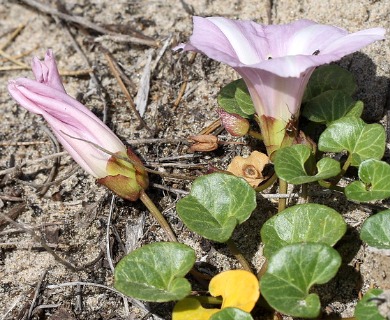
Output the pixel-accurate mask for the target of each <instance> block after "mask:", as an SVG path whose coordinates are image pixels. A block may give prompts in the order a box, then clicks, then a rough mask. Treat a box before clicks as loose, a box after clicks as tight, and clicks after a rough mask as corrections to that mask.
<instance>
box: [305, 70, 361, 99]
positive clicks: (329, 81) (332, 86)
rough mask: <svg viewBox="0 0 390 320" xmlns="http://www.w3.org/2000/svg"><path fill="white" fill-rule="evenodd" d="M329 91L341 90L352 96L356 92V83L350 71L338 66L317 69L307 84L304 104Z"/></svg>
mask: <svg viewBox="0 0 390 320" xmlns="http://www.w3.org/2000/svg"><path fill="white" fill-rule="evenodd" d="M329 90H340V91H343V92H344V93H346V94H347V95H349V96H351V95H352V94H353V93H354V92H355V91H356V82H355V79H354V78H353V75H352V73H351V72H349V71H348V70H346V69H344V68H341V67H339V66H337V65H326V66H321V67H319V68H317V69H316V70H315V71H314V72H313V74H312V75H311V77H310V80H309V83H308V84H307V87H306V91H305V94H304V96H303V102H307V101H309V100H311V99H313V98H315V97H317V96H319V95H320V94H321V93H323V92H326V91H329Z"/></svg>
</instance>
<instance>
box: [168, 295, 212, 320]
mask: <svg viewBox="0 0 390 320" xmlns="http://www.w3.org/2000/svg"><path fill="white" fill-rule="evenodd" d="M218 311H220V309H205V308H203V307H202V305H201V304H200V302H199V301H198V300H197V299H195V298H185V299H183V300H180V301H179V302H178V303H176V305H175V307H174V308H173V312H172V320H209V319H210V317H211V316H212V315H213V314H214V313H217V312H218Z"/></svg>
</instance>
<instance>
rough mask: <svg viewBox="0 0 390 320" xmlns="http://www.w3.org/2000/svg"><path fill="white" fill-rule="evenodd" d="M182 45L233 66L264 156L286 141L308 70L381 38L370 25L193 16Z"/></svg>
mask: <svg viewBox="0 0 390 320" xmlns="http://www.w3.org/2000/svg"><path fill="white" fill-rule="evenodd" d="M193 22H194V30H193V34H192V36H191V37H190V40H189V42H188V43H187V44H181V45H179V46H178V47H176V48H175V49H176V50H177V49H182V50H184V51H195V52H200V53H203V54H205V55H207V56H208V57H209V58H211V59H214V60H217V61H220V62H223V63H226V64H228V65H230V66H231V67H233V68H234V69H235V70H236V71H237V72H238V73H239V74H240V75H241V76H242V78H243V79H244V81H245V83H246V85H247V86H248V89H249V93H250V95H251V98H252V100H253V103H254V106H255V109H256V113H257V116H258V122H259V125H260V129H261V132H262V135H263V139H264V143H265V145H266V147H267V152H268V155H269V156H271V155H272V153H273V152H274V151H276V150H277V149H279V148H280V147H281V146H282V145H288V144H291V143H292V140H293V138H294V135H295V134H296V131H297V130H296V128H297V119H298V117H299V109H300V106H301V102H302V97H303V93H304V90H305V87H306V85H307V82H308V80H309V78H310V76H311V74H312V72H313V71H314V69H315V68H316V67H317V66H319V65H322V64H326V63H330V62H332V61H336V60H339V59H340V58H342V57H343V56H345V55H348V54H350V53H352V52H355V51H357V50H359V49H360V48H362V47H364V46H366V45H368V44H370V43H372V42H374V41H376V40H381V39H384V34H385V30H384V29H382V28H373V29H367V30H362V31H359V32H355V33H351V34H349V33H348V32H347V31H346V30H344V29H341V28H337V27H334V26H329V25H322V24H317V23H315V22H313V21H310V20H299V21H295V22H292V23H288V24H284V25H262V24H257V23H255V22H253V21H238V20H231V19H226V18H222V17H209V18H202V17H194V18H193Z"/></svg>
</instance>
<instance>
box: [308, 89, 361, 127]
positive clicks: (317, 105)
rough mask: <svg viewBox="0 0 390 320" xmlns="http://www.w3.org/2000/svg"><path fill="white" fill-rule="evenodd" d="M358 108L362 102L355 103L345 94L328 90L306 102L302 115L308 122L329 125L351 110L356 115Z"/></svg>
mask: <svg viewBox="0 0 390 320" xmlns="http://www.w3.org/2000/svg"><path fill="white" fill-rule="evenodd" d="M360 106H363V103H362V102H359V103H357V102H356V101H354V100H353V99H352V97H351V96H350V95H348V94H346V93H345V92H343V91H340V90H329V91H326V92H323V93H321V94H320V95H318V96H317V97H315V98H313V99H311V100H309V101H308V102H306V103H305V105H304V108H303V112H302V115H303V116H304V117H306V118H307V119H309V120H310V121H313V122H319V123H326V124H329V123H331V122H332V121H335V120H338V119H340V118H342V117H344V116H346V115H347V114H348V113H349V112H350V111H352V110H354V113H356V112H357V111H358V108H359V107H360ZM360 110H361V111H363V110H362V108H360Z"/></svg>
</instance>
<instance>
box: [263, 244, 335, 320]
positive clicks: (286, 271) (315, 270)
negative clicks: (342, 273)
mask: <svg viewBox="0 0 390 320" xmlns="http://www.w3.org/2000/svg"><path fill="white" fill-rule="evenodd" d="M340 265H341V257H340V255H339V254H338V252H337V251H336V250H335V249H333V248H332V247H330V246H328V245H325V244H322V243H300V244H291V245H288V246H286V247H283V248H282V249H280V250H279V251H277V252H276V253H275V254H274V255H272V256H271V258H270V259H269V263H268V268H267V272H266V273H265V274H264V275H263V277H262V278H261V283H260V286H261V294H262V295H263V297H264V298H265V300H267V302H268V303H269V304H270V306H271V307H273V308H274V309H275V310H277V311H280V312H282V313H284V314H287V315H290V316H293V317H304V318H314V317H317V316H318V314H319V312H320V307H321V306H320V299H319V297H318V295H317V294H315V293H309V289H310V287H311V286H312V285H314V284H323V283H326V282H328V281H329V280H330V279H331V278H333V277H334V275H335V274H336V273H337V270H338V268H339V267H340Z"/></svg>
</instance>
